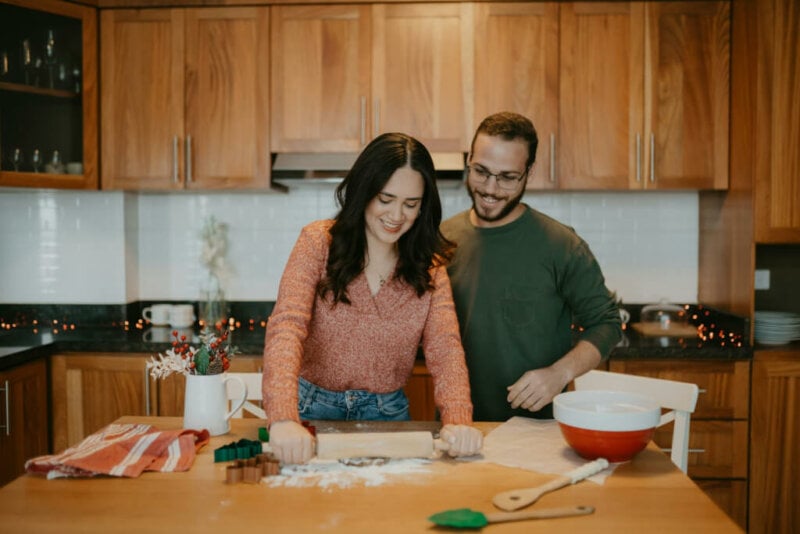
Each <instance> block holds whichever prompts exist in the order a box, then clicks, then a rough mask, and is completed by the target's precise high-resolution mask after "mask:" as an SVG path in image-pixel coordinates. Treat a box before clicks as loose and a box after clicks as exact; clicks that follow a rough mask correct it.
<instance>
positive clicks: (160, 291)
mask: <svg viewBox="0 0 800 534" xmlns="http://www.w3.org/2000/svg"><path fill="white" fill-rule="evenodd" d="M440 195H441V199H442V211H443V215H444V217H445V218H446V217H450V216H452V215H454V214H456V213H458V212H460V211H462V210H464V209H467V208H469V206H470V204H471V203H470V200H469V198H468V197H467V195H466V193H465V192H464V190H463V189H462V188H457V189H453V188H442V189H441V190H440ZM525 202H527V203H528V204H530V205H531V206H533V207H534V208H536V209H539V210H540V211H542V212H544V213H546V214H547V215H549V216H551V217H554V218H556V219H558V220H560V221H562V222H563V223H565V224H567V225H569V226H572V227H573V228H575V230H576V231H577V232H578V234H580V235H581V236H582V237H583V238H584V239H585V240H586V242H587V243H588V244H589V246H590V247H591V249H592V251H593V252H594V253H595V255H596V256H597V258H598V261H599V263H600V265H601V267H602V268H603V271H604V274H605V276H606V281H607V284H608V286H609V288H611V289H613V290H616V291H617V292H618V293H619V295H620V296H621V297H622V298H623V300H624V301H626V302H649V301H653V300H658V299H659V298H661V297H666V298H668V299H670V300H673V301H680V302H684V301H685V302H694V301H696V300H697V261H698V253H697V246H698V199H697V194H696V193H693V192H676V193H672V192H656V193H653V192H613V193H605V192H604V193H564V192H558V193H551V192H534V193H528V194H526V195H525ZM336 210H337V206H336V204H335V201H334V188H333V187H332V186H329V185H320V186H318V187H304V188H298V189H297V190H292V191H291V192H290V193H289V194H285V195H282V194H275V193H182V194H132V193H121V192H59V191H36V190H31V191H20V190H13V191H4V192H0V225H1V226H0V228H3V229H4V231H3V232H2V233H0V302H3V303H15V302H28V303H120V302H131V301H135V300H159V299H164V300H196V299H197V298H198V297H199V294H200V290H201V289H202V287H203V285H204V283H205V280H206V276H207V273H206V272H205V269H204V267H203V266H202V265H201V263H200V261H199V257H200V251H201V246H202V244H201V240H200V231H201V228H202V224H203V221H204V220H205V218H206V217H208V216H209V215H214V216H215V217H216V218H217V219H219V220H221V221H223V222H225V223H226V224H227V225H228V236H229V251H228V259H229V261H230V264H231V265H232V267H233V271H234V273H233V276H232V277H231V279H230V280H229V281H228V283H227V285H226V294H227V297H228V298H229V299H231V300H274V299H275V298H276V296H277V292H278V284H279V281H280V277H281V275H282V273H283V268H284V265H285V264H286V260H287V258H288V256H289V253H290V252H291V249H292V247H293V246H294V243H295V241H296V239H297V236H298V235H299V232H300V229H301V228H302V227H303V226H304V225H305V224H308V223H309V222H311V221H313V220H316V219H321V218H329V217H333V216H334V215H335V213H336Z"/></svg>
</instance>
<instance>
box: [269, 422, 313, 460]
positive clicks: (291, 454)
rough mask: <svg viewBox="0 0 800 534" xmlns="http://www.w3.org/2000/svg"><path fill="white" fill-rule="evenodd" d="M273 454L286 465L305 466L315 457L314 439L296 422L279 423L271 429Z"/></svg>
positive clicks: (270, 442) (270, 439)
mask: <svg viewBox="0 0 800 534" xmlns="http://www.w3.org/2000/svg"><path fill="white" fill-rule="evenodd" d="M269 444H270V446H271V447H272V454H274V455H275V457H276V458H277V459H278V460H280V461H281V462H283V463H285V464H304V463H306V462H308V461H309V460H310V459H311V457H312V456H313V455H314V438H313V436H312V435H311V432H309V431H308V430H307V429H306V428H305V427H303V425H301V424H300V423H297V422H295V421H277V422H275V423H272V425H270V427H269Z"/></svg>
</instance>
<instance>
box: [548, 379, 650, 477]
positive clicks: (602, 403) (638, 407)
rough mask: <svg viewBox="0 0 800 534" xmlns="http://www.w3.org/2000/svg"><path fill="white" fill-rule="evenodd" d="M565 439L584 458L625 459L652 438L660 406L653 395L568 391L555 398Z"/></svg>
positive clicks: (554, 403) (554, 404) (557, 414)
mask: <svg viewBox="0 0 800 534" xmlns="http://www.w3.org/2000/svg"><path fill="white" fill-rule="evenodd" d="M553 414H554V416H555V418H556V420H557V421H558V424H559V427H560V428H561V434H562V435H563V436H564V440H565V441H566V442H567V443H568V444H569V446H570V447H572V448H573V449H574V450H575V452H577V453H578V454H579V455H580V456H582V457H583V458H586V459H588V460H594V459H595V458H605V459H606V460H608V461H609V462H624V461H627V460H630V459H631V458H633V457H634V456H635V455H636V454H637V453H638V452H639V451H641V450H642V449H644V448H645V447H646V446H647V444H648V443H649V442H650V440H651V439H653V434H654V433H655V429H656V426H657V425H658V422H659V419H660V418H661V407H660V406H659V405H658V403H656V401H655V400H654V399H652V398H650V397H645V396H643V395H636V394H633V393H624V392H620V391H599V390H598V391H592V390H580V391H568V392H565V393H561V394H560V395H557V396H556V398H555V399H553Z"/></svg>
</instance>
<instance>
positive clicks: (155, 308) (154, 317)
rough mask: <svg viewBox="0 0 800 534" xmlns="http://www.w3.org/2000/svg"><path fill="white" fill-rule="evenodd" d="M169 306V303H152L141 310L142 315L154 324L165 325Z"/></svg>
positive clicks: (167, 321) (167, 319) (167, 323)
mask: <svg viewBox="0 0 800 534" xmlns="http://www.w3.org/2000/svg"><path fill="white" fill-rule="evenodd" d="M171 307H172V306H170V305H169V304H153V305H152V306H148V307H146V308H145V309H143V310H142V317H144V318H145V319H146V320H148V321H150V322H151V323H152V324H154V325H155V326H167V325H169V312H170V308H171Z"/></svg>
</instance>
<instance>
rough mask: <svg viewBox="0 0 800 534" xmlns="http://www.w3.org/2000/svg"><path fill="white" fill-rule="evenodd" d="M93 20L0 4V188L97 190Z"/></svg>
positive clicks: (12, 0)
mask: <svg viewBox="0 0 800 534" xmlns="http://www.w3.org/2000/svg"><path fill="white" fill-rule="evenodd" d="M97 146H98V141H97V14H96V10H95V9H93V8H91V7H86V6H81V5H77V4H72V3H67V2H62V1H60V0H0V186H10V187H51V188H64V189H97V186H98V169H97V152H98V151H97Z"/></svg>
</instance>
